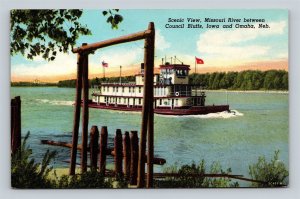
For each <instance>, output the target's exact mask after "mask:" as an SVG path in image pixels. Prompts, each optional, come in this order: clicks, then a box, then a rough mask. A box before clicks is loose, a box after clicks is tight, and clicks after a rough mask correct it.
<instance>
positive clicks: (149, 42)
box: [145, 23, 155, 188]
mask: <svg viewBox="0 0 300 199" xmlns="http://www.w3.org/2000/svg"><path fill="white" fill-rule="evenodd" d="M148 29H149V30H152V32H153V34H151V36H149V37H148V38H146V40H145V43H146V46H147V49H145V51H146V52H147V54H146V55H145V59H146V62H145V64H146V65H147V68H148V70H149V73H147V75H149V76H150V78H149V89H148V92H149V116H148V124H147V125H148V133H147V135H148V141H147V144H148V155H147V173H148V175H147V188H151V187H153V156H154V132H153V131H154V126H153V125H154V124H153V122H154V110H153V78H154V75H153V73H154V45H155V30H154V23H150V24H149V27H148Z"/></svg>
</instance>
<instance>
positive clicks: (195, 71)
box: [195, 57, 197, 75]
mask: <svg viewBox="0 0 300 199" xmlns="http://www.w3.org/2000/svg"><path fill="white" fill-rule="evenodd" d="M196 63H197V61H196V57H195V75H196Z"/></svg>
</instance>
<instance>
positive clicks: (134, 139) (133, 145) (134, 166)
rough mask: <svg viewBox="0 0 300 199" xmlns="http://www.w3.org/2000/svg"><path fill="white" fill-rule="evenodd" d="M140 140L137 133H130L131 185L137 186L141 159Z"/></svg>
mask: <svg viewBox="0 0 300 199" xmlns="http://www.w3.org/2000/svg"><path fill="white" fill-rule="evenodd" d="M138 142H139V140H138V135H137V131H131V133H130V149H131V155H130V156H131V160H130V184H131V185H136V184H137V172H138V158H139V143H138Z"/></svg>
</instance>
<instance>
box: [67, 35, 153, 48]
mask: <svg viewBox="0 0 300 199" xmlns="http://www.w3.org/2000/svg"><path fill="white" fill-rule="evenodd" d="M151 34H152V32H151V31H150V30H145V31H141V32H137V33H133V34H129V35H125V36H121V37H118V38H113V39H109V40H105V41H101V42H97V43H92V44H88V45H86V46H81V47H79V48H75V49H73V51H72V52H73V53H81V52H91V51H94V50H97V49H98V48H104V47H107V46H112V45H116V44H121V43H126V42H131V41H137V40H141V39H145V38H146V37H148V36H149V35H151Z"/></svg>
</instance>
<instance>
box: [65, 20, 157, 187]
mask: <svg viewBox="0 0 300 199" xmlns="http://www.w3.org/2000/svg"><path fill="white" fill-rule="evenodd" d="M142 39H144V40H145V45H144V48H145V49H144V63H145V69H144V71H145V80H144V81H145V82H144V96H143V109H142V122H141V136H140V144H139V145H140V146H139V159H138V179H137V181H138V182H137V186H138V187H140V188H142V187H145V162H146V159H147V187H153V152H154V143H153V140H154V128H153V120H154V111H153V70H154V48H155V28H154V23H153V22H150V23H149V25H148V29H147V30H145V31H141V32H137V33H133V34H130V35H126V36H122V37H118V38H114V39H109V40H106V41H101V42H97V43H93V44H83V45H82V46H81V47H78V48H75V49H73V53H77V54H78V57H77V81H76V96H75V110H74V124H73V137H72V150H71V163H70V171H69V174H70V175H74V174H75V164H76V153H77V145H78V130H79V120H80V107H81V103H82V107H83V108H82V115H83V116H82V144H81V148H82V150H81V172H86V170H87V136H88V121H89V108H88V95H89V86H88V55H89V54H90V53H92V52H94V51H95V50H97V49H100V48H104V47H108V46H112V45H116V44H121V43H127V42H132V41H137V40H142ZM81 90H83V101H82V102H81V94H82V93H81ZM147 139H148V142H147ZM146 144H147V147H148V155H147V156H145V153H146Z"/></svg>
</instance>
